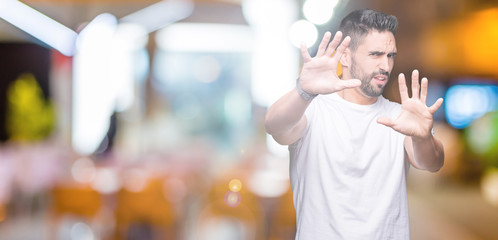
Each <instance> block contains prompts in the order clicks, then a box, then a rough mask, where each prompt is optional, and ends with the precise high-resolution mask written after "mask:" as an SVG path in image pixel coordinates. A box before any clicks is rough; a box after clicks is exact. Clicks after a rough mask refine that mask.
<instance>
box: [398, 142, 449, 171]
mask: <svg viewBox="0 0 498 240" xmlns="http://www.w3.org/2000/svg"><path fill="white" fill-rule="evenodd" d="M405 149H406V153H407V155H408V159H409V160H410V163H411V164H412V165H413V166H414V167H415V168H418V169H421V170H427V171H430V172H437V171H439V169H441V167H443V164H444V148H443V144H442V143H441V142H440V141H439V140H437V139H436V138H435V137H434V136H432V135H431V136H430V137H429V138H418V137H409V136H407V137H406V138H405Z"/></svg>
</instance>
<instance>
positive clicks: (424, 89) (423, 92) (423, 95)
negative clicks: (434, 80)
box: [420, 77, 428, 104]
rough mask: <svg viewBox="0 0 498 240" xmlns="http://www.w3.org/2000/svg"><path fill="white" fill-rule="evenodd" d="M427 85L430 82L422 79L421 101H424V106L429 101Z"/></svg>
mask: <svg viewBox="0 0 498 240" xmlns="http://www.w3.org/2000/svg"><path fill="white" fill-rule="evenodd" d="M427 84H428V80H427V78H425V77H424V78H422V83H421V84H420V85H421V86H420V101H422V102H423V103H424V104H425V102H426V101H427Z"/></svg>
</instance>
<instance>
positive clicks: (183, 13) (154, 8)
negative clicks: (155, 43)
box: [120, 0, 194, 33]
mask: <svg viewBox="0 0 498 240" xmlns="http://www.w3.org/2000/svg"><path fill="white" fill-rule="evenodd" d="M193 9H194V4H193V2H192V0H164V1H160V2H158V3H155V4H153V5H150V6H148V7H146V8H144V9H142V10H139V11H137V12H134V13H132V14H130V15H128V16H125V17H123V18H121V19H120V21H121V22H130V23H135V24H139V25H141V26H143V27H144V28H145V29H146V30H147V32H149V33H150V32H153V31H156V30H158V29H160V28H162V27H164V26H166V25H168V24H170V23H173V22H177V21H179V20H181V19H183V18H186V17H188V16H189V15H190V14H191V13H192V11H193Z"/></svg>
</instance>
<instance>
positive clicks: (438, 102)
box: [429, 98, 443, 114]
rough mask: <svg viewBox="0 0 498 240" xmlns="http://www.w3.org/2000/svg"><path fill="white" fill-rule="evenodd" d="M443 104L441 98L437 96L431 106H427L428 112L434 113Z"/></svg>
mask: <svg viewBox="0 0 498 240" xmlns="http://www.w3.org/2000/svg"><path fill="white" fill-rule="evenodd" d="M441 105H443V99H442V98H439V99H438V100H437V101H436V102H435V103H434V104H432V106H430V107H429V112H430V113H431V114H434V113H435V112H436V111H437V110H438V109H439V108H440V107H441Z"/></svg>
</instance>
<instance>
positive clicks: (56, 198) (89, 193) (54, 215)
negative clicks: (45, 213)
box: [48, 184, 103, 239]
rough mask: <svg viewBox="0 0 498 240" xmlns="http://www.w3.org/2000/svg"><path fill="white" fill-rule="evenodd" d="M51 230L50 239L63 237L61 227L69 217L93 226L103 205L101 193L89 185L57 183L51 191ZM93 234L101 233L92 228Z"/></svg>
mask: <svg viewBox="0 0 498 240" xmlns="http://www.w3.org/2000/svg"><path fill="white" fill-rule="evenodd" d="M50 195H51V207H50V231H49V238H48V239H61V238H64V236H61V231H63V229H61V228H62V227H63V226H64V225H65V224H64V222H65V221H67V220H68V219H72V220H78V221H81V222H84V223H85V224H87V225H89V226H93V224H92V223H93V222H95V221H96V220H97V218H98V215H99V212H100V210H101V209H102V206H103V198H102V196H101V194H100V193H99V192H98V191H96V190H94V189H92V188H91V186H89V185H86V184H85V185H83V184H67V185H62V184H59V185H56V186H54V188H53V189H52V190H51V192H50ZM92 231H93V233H91V234H92V235H97V236H98V235H99V234H98V233H97V232H95V231H94V230H93V229H92Z"/></svg>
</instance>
